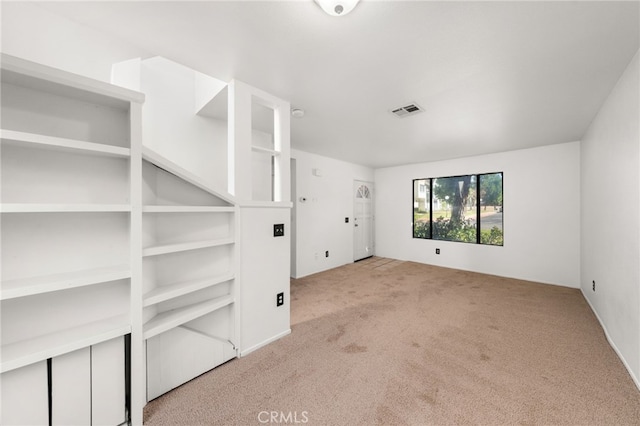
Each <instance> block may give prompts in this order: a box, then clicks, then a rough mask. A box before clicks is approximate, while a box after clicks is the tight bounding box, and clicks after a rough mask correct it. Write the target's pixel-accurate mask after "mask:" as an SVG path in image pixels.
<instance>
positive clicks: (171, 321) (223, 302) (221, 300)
mask: <svg viewBox="0 0 640 426" xmlns="http://www.w3.org/2000/svg"><path fill="white" fill-rule="evenodd" d="M232 303H233V297H232V296H231V295H227V296H221V297H218V298H215V299H211V300H205V301H204V302H200V303H195V304H192V305H187V306H184V307H181V308H177V309H172V310H170V311H166V312H162V313H160V314H158V315H156V316H155V317H153V318H152V319H151V320H150V321H148V322H147V323H146V324H145V325H144V338H145V339H149V338H151V337H153V336H156V335H158V334H160V333H162V332H165V331H167V330H170V329H172V328H174V327H177V326H179V325H182V324H184V323H187V322H189V321H192V320H194V319H196V318H199V317H201V316H203V315H206V314H208V313H211V312H213V311H216V310H218V309H220V308H224V307H225V306H228V305H230V304H232Z"/></svg>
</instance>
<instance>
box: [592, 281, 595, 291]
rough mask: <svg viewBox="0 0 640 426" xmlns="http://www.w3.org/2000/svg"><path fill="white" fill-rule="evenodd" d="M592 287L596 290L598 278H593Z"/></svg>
mask: <svg viewBox="0 0 640 426" xmlns="http://www.w3.org/2000/svg"><path fill="white" fill-rule="evenodd" d="M591 289H592V290H593V291H596V280H593V281H592V287H591Z"/></svg>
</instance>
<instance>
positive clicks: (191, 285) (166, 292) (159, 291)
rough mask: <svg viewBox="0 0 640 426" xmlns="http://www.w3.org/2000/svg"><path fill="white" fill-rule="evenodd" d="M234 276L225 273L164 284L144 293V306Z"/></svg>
mask: <svg viewBox="0 0 640 426" xmlns="http://www.w3.org/2000/svg"><path fill="white" fill-rule="evenodd" d="M233 278H234V276H233V274H231V273H229V274H225V275H221V276H219V277H212V278H205V279H200V280H190V281H184V282H180V283H175V284H170V285H164V286H161V287H158V288H156V289H153V290H151V291H150V292H148V293H147V294H145V295H144V300H143V303H142V306H151V305H154V304H156V303H160V302H164V301H165V300H169V299H173V298H175V297H179V296H183V295H185V294H189V293H193V292H194V291H198V290H202V289H204V288H208V287H213V286H214V285H217V284H221V283H224V282H227V281H230V280H232V279H233Z"/></svg>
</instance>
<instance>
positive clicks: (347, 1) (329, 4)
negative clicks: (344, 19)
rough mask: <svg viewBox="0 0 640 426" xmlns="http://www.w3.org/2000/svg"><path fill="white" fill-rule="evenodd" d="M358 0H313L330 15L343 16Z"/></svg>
mask: <svg viewBox="0 0 640 426" xmlns="http://www.w3.org/2000/svg"><path fill="white" fill-rule="evenodd" d="M358 1H360V0H315V2H316V3H318V5H320V7H321V8H322V10H324V11H325V12H327V13H328V14H329V15H331V16H344V15H346V14H347V13H349V12H351V11H352V10H353V8H354V7H356V4H358Z"/></svg>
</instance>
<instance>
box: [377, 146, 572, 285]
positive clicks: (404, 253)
mask: <svg viewBox="0 0 640 426" xmlns="http://www.w3.org/2000/svg"><path fill="white" fill-rule="evenodd" d="M579 162H580V145H579V142H572V143H566V144H561V145H551V146H546V147H542V148H533V149H526V150H519V151H510V152H504V153H500V154H492V155H484V156H479V157H468V158H461V159H456V160H450V161H441V162H433V163H422V164H413V165H407V166H399V167H390V168H383V169H377V170H376V172H375V183H376V191H377V192H376V200H375V210H376V238H377V254H378V255H380V256H385V257H392V258H396V259H402V260H412V261H416V262H422V263H428V264H433V265H439V266H445V267H450V268H458V269H464V270H469V271H476V272H483V273H488V274H494V275H501V276H505V277H513V278H519V279H524V280H532V281H538V282H543V283H549V284H558V285H564V286H569V287H578V286H579V280H578V277H579V270H580V164H579ZM490 172H504V182H503V183H504V246H503V247H497V246H484V245H478V244H467V243H456V242H446V241H434V240H423V239H414V238H412V223H411V221H412V205H413V200H412V179H417V178H429V177H445V176H455V175H463V174H474V173H490ZM436 248H440V250H441V254H439V255H436V254H435V249H436Z"/></svg>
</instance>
